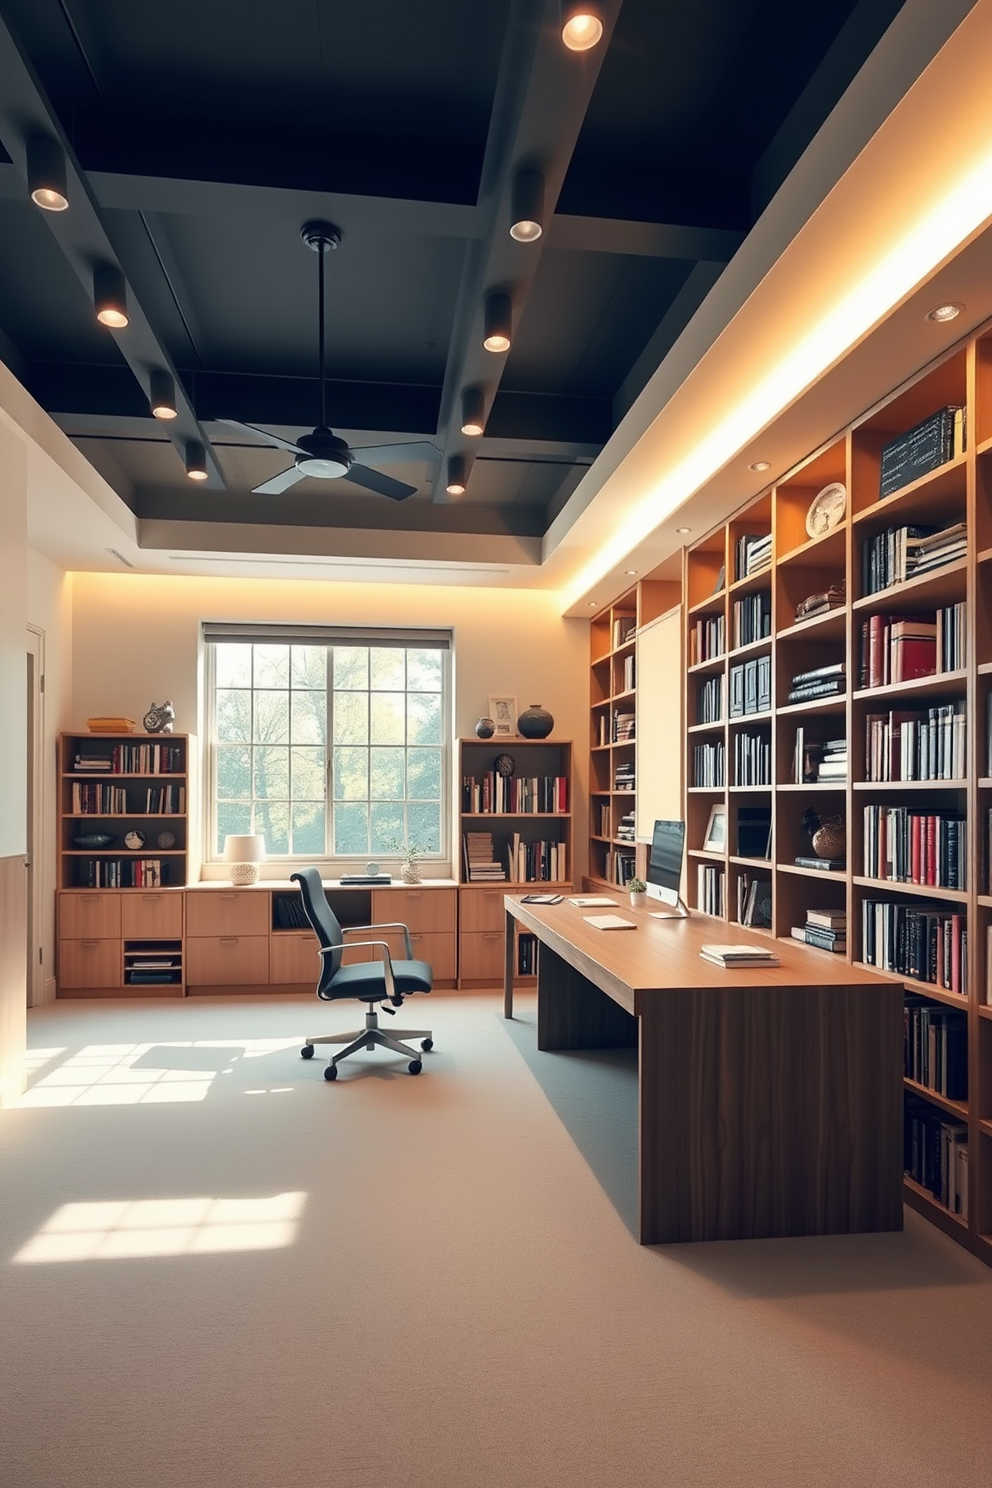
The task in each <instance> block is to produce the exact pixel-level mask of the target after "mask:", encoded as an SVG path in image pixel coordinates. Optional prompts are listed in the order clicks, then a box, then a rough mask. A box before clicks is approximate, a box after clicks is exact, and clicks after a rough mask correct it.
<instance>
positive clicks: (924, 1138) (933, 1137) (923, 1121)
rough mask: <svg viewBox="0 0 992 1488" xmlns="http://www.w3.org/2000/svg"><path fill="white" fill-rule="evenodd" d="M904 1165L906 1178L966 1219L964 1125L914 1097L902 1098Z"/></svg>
mask: <svg viewBox="0 0 992 1488" xmlns="http://www.w3.org/2000/svg"><path fill="white" fill-rule="evenodd" d="M903 1131H904V1142H905V1156H904V1160H903V1161H904V1167H905V1170H906V1173H907V1175H908V1177H910V1178H912V1179H913V1181H914V1183H918V1184H919V1185H920V1187H921V1188H925V1189H927V1190H928V1192H929V1193H932V1194H933V1196H934V1198H935V1199H937V1200H939V1202H940V1203H941V1204H943V1205H944V1208H945V1209H949V1210H950V1212H951V1213H952V1214H960V1216H961V1218H962V1219H963V1220H967V1218H968V1127H967V1124H966V1123H965V1122H964V1121H955V1120H953V1118H952V1117H950V1116H945V1115H944V1114H943V1112H941V1111H937V1110H935V1109H934V1107H933V1106H932V1105H931V1104H930V1103H929V1102H928V1101H926V1100H921V1099H920V1098H919V1097H918V1096H913V1095H911V1096H908V1097H907V1099H906V1118H905V1124H904V1127H903Z"/></svg>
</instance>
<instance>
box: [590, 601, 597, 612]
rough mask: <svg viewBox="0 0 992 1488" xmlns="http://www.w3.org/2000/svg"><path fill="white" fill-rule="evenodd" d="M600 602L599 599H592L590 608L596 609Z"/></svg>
mask: <svg viewBox="0 0 992 1488" xmlns="http://www.w3.org/2000/svg"><path fill="white" fill-rule="evenodd" d="M598 604H599V600H598V599H591V600H590V601H589V608H590V609H591V610H594V609H595V608H596V606H597V605H598Z"/></svg>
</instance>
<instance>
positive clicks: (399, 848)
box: [389, 841, 424, 884]
mask: <svg viewBox="0 0 992 1488" xmlns="http://www.w3.org/2000/svg"><path fill="white" fill-rule="evenodd" d="M389 850H390V851H391V852H394V853H396V855H397V857H398V858H399V860H400V878H401V879H402V880H403V882H404V883H405V884H419V883H420V882H421V878H420V863H419V861H418V859H419V858H421V857H422V856H423V852H424V849H423V848H422V847H421V846H420V845H419V844H418V843H416V842H410V841H405V842H392V843H390V845H389Z"/></svg>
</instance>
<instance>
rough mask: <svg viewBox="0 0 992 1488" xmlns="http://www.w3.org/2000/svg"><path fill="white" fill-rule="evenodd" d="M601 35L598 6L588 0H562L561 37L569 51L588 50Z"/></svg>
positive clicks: (601, 26) (600, 18) (601, 21)
mask: <svg viewBox="0 0 992 1488" xmlns="http://www.w3.org/2000/svg"><path fill="white" fill-rule="evenodd" d="M602 35H603V19H602V16H601V15H600V14H599V6H598V5H593V4H590V3H589V0H578V3H576V0H564V3H563V4H562V7H561V39H562V41H563V42H564V43H565V45H566V46H567V47H568V50H569V51H570V52H588V51H589V49H590V48H591V47H594V46H595V45H596V43H597V42H598V41H599V40H600V38H601V37H602Z"/></svg>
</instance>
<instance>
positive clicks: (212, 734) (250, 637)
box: [199, 621, 455, 878]
mask: <svg viewBox="0 0 992 1488" xmlns="http://www.w3.org/2000/svg"><path fill="white" fill-rule="evenodd" d="M225 641H226V642H229V643H230V642H233V643H235V644H242V645H244V644H255V645H294V644H295V645H308V646H324V647H326V648H327V650H328V652H329V653H330V652H331V650H332V648H333V647H334V646H335V645H337V646H363V645H365V646H369V647H376V646H379V647H382V646H392V647H395V648H397V649H407V650H416V649H418V648H421V649H430V650H436V651H438V652H439V653H440V655H441V742H440V749H441V797H440V850H439V851H438V852H436V853H422V854H418V862H421V863H423V864H424V865H425V866H426V867H427V868H429V869H430V870H431V871H432V873H433V874H434V875H436V876H438V877H450V876H451V874H452V864H453V861H454V860H453V855H452V854H453V848H452V832H453V830H454V811H453V803H452V779H453V771H454V759H453V756H454V748H455V743H454V732H453V724H452V719H453V714H454V700H453V696H452V693H453V680H454V636H453V634H452V632H451V631H450V630H446V629H437V630H424V629H419V628H415V627H410V628H406V627H389V628H388V629H387V628H383V629H381V630H380V629H376V628H375V627H370V626H354V627H351V626H345V625H277V624H265V623H260V624H255V625H242V624H236V623H231V624H225V623H224V622H210V621H204V622H201V626H200V648H201V657H202V667H201V674H202V699H203V706H202V714H201V716H202V718H203V720H204V728H203V746H202V773H201V779H202V785H201V789H200V792H199V798H200V805H201V824H202V827H201V833H200V837H201V851H202V862H203V865H204V868H205V870H208V871H209V870H214V872H215V873H216V872H217V870H218V869H221V868H222V867H223V861H224V860H223V854H222V851H221V850H220V849H218V846H217V841H218V838H217V814H218V812H217V806H218V803H217V786H218V763H217V762H218V750H217V744H218V740H217V708H216V696H217V667H216V661H217V645H218V643H223V642H225ZM331 681H332V658H331V656H330V655H329V656H328V686H327V690H326V693H325V697H326V699H327V722H328V740H327V749H326V757H325V760H324V782H325V797H324V800H325V809H326V812H327V815H326V823H327V825H326V831H325V849H326V850H325V852H324V854H314V853H308V854H305V855H303V856H300V855H298V854H270V855H269V857H268V859H267V865H268V873H267V872H266V864H263V865H262V876H263V878H264V877H271V876H273V872H272V870H273V868H274V869H276V870H278V873H277V874H276V875H275V876H279V877H286V876H287V875H288V874H289V873H290V872H291V871H292V870H293V869H295V868H297V867H301V866H304V865H306V864H314V865H316V866H319V867H321V868H322V869H324V870H326V871H327V875H328V876H329V877H334V876H336V870H338V869H340V871H341V872H346V873H347V872H354V871H355V869H356V865H360V866H362V867H364V865H365V863H366V862H368V861H369V860H370V857H372V856H373V855H372V854H371V853H369V852H363V853H356V854H335V853H334V852H333V851H331V850H330V842H329V840H328V839H329V836H330V834H331V832H332V831H333V825H332V821H333V810H334V801H333V796H332V789H333V787H332V784H331V782H332V770H333V756H332V751H333V748H334V744H333V739H332V737H331V732H330V730H331V726H332V724H333V695H334V689H333V686H332V685H331ZM251 690H252V692H254V691H255V687H254V680H253V685H252V689H251ZM404 694H405V695H406V692H405V690H404ZM404 747H408V746H404ZM367 799H368V798H367ZM404 800H405V801H407V800H408V798H404ZM374 856H375V857H376V858H377V860H378V862H379V863H380V864H382V866H383V868H384V869H388V868H389V867H390V866H391V865H394V864H395V865H398V864H399V863H400V861H401V859H400V857H399V856H398V855H396V854H393V855H384V854H381V853H379V854H375V855H374Z"/></svg>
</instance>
